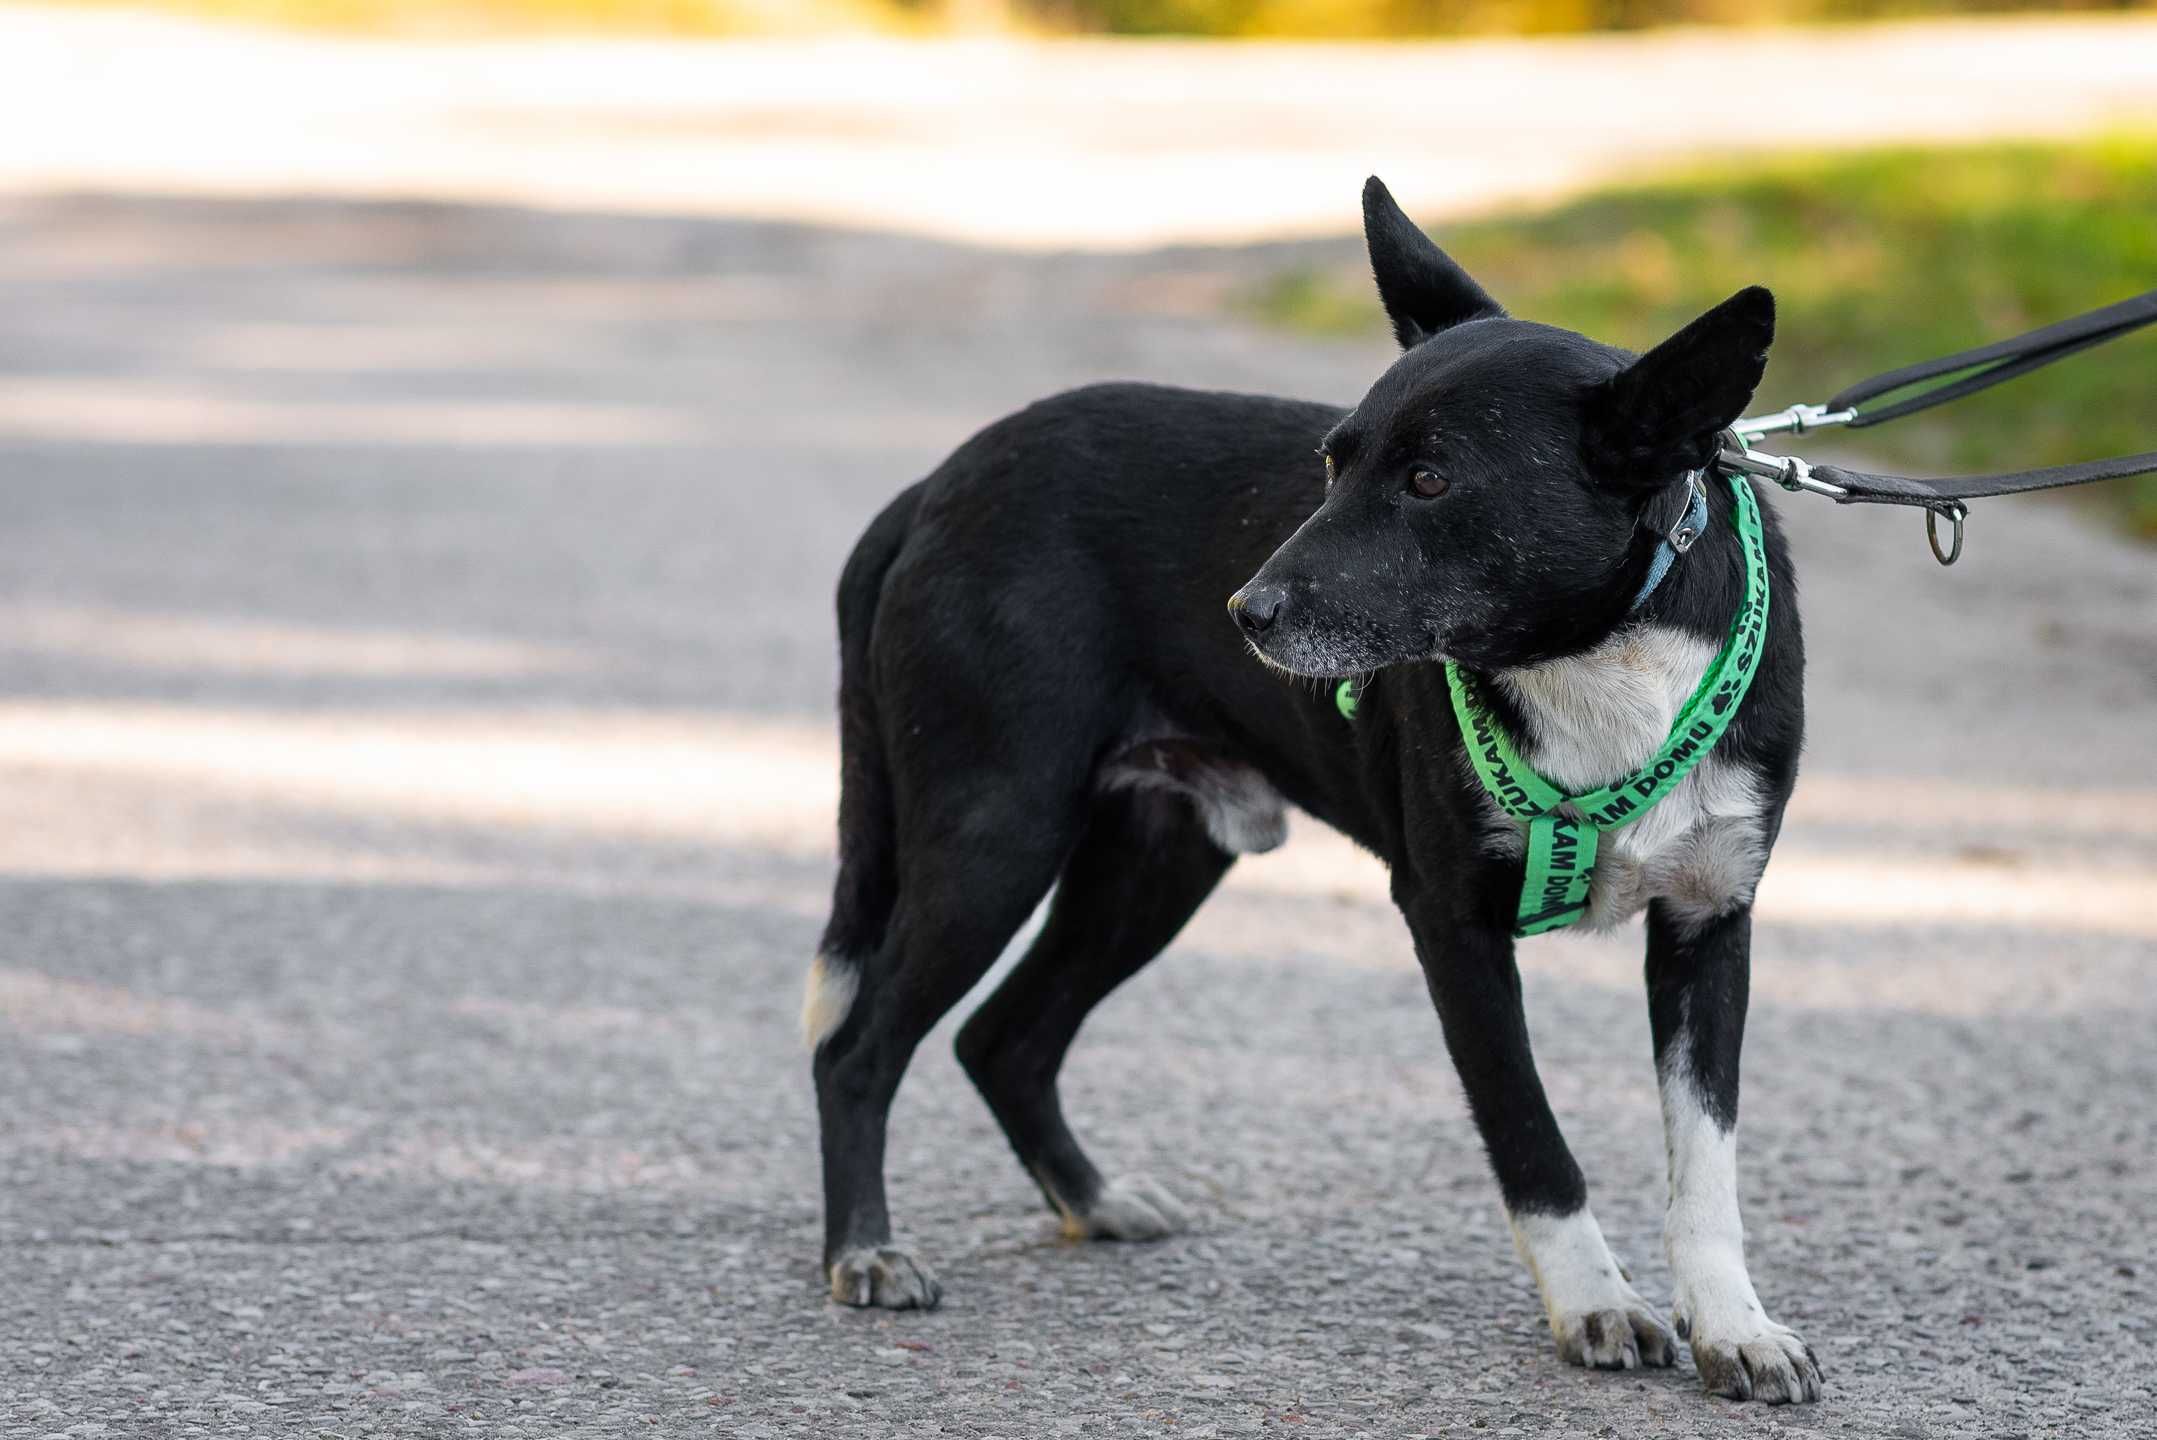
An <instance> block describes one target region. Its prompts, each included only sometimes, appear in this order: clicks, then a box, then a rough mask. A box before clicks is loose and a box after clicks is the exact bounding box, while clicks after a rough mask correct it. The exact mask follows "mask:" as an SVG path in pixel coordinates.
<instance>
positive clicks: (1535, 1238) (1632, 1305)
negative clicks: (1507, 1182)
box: [1511, 1207, 1678, 1370]
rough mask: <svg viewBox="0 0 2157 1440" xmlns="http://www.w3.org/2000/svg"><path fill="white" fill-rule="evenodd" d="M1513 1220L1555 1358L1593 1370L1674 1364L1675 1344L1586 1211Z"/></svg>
mask: <svg viewBox="0 0 2157 1440" xmlns="http://www.w3.org/2000/svg"><path fill="white" fill-rule="evenodd" d="M1511 1219H1512V1222H1513V1243H1514V1245H1515V1246H1517V1247H1518V1248H1519V1250H1520V1253H1521V1258H1522V1259H1524V1260H1526V1261H1527V1262H1528V1269H1529V1271H1530V1272H1531V1273H1532V1274H1534V1276H1535V1285H1536V1289H1538V1290H1540V1291H1541V1292H1542V1295H1543V1312H1544V1313H1545V1314H1546V1315H1548V1316H1549V1317H1550V1333H1551V1335H1552V1337H1553V1338H1555V1339H1556V1340H1557V1342H1558V1355H1559V1358H1561V1359H1563V1360H1565V1361H1567V1362H1569V1363H1571V1364H1574V1365H1585V1366H1587V1367H1588V1368H1590V1369H1592V1370H1638V1369H1640V1368H1641V1367H1642V1366H1644V1365H1652V1366H1663V1365H1674V1364H1676V1363H1677V1359H1678V1342H1677V1340H1676V1338H1675V1337H1674V1336H1672V1335H1671V1333H1670V1331H1669V1330H1668V1329H1666V1328H1665V1327H1664V1325H1663V1322H1662V1318H1661V1317H1660V1316H1658V1315H1657V1314H1656V1313H1655V1310H1654V1308H1653V1307H1652V1306H1650V1305H1649V1304H1648V1302H1647V1301H1645V1300H1643V1299H1641V1298H1640V1292H1639V1291H1637V1290H1635V1289H1634V1288H1633V1287H1632V1285H1631V1283H1630V1280H1629V1277H1628V1276H1627V1275H1626V1273H1625V1269H1624V1267H1623V1266H1621V1265H1620V1264H1619V1263H1618V1257H1617V1256H1615V1255H1613V1254H1611V1253H1610V1247H1609V1246H1608V1245H1606V1244H1604V1243H1603V1232H1602V1230H1601V1229H1599V1228H1598V1227H1597V1225H1596V1223H1595V1216H1593V1215H1591V1214H1590V1213H1589V1212H1588V1211H1587V1209H1586V1208H1585V1207H1583V1208H1582V1209H1580V1210H1577V1211H1575V1212H1574V1213H1572V1214H1570V1215H1536V1214H1526V1215H1515V1216H1512V1217H1511Z"/></svg>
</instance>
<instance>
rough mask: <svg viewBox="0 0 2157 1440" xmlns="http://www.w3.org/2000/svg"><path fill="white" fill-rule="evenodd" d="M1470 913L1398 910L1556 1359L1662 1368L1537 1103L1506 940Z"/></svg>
mask: <svg viewBox="0 0 2157 1440" xmlns="http://www.w3.org/2000/svg"><path fill="white" fill-rule="evenodd" d="M1472 908H1473V907H1472V906H1470V905H1467V904H1462V903H1460V902H1459V898H1458V897H1456V896H1453V895H1446V894H1435V893H1434V894H1427V895H1416V896H1407V897H1403V898H1402V899H1401V909H1402V911H1403V912H1404V913H1405V914H1406V915H1407V917H1408V924H1409V928H1410V929H1411V930H1412V931H1413V932H1414V935H1415V942H1416V956H1417V958H1418V959H1419V960H1421V961H1422V964H1423V974H1424V978H1425V979H1426V981H1427V982H1428V983H1429V985H1430V992H1431V999H1432V1000H1434V1001H1435V1002H1436V1003H1437V1006H1438V1019H1439V1022H1440V1024H1441V1025H1442V1026H1443V1027H1444V1030H1445V1040H1446V1048H1447V1049H1448V1050H1449V1051H1450V1052H1451V1053H1452V1056H1453V1064H1454V1066H1455V1067H1456V1068H1457V1069H1458V1070H1459V1071H1460V1078H1461V1085H1462V1088H1464V1089H1465V1090H1466V1091H1467V1093H1468V1108H1469V1110H1470V1112H1471V1113H1472V1114H1473V1115H1474V1116H1475V1123H1476V1128H1477V1129H1478V1130H1480V1131H1481V1132H1482V1135H1483V1144H1484V1148H1485V1149H1487V1150H1488V1151H1489V1152H1490V1162H1491V1168H1492V1169H1493V1170H1495V1171H1496V1172H1497V1176H1498V1188H1499V1190H1500V1192H1501V1193H1503V1195H1504V1197H1505V1208H1506V1215H1507V1218H1509V1219H1510V1220H1511V1221H1512V1225H1513V1240H1514V1243H1515V1245H1517V1246H1518V1247H1519V1249H1520V1253H1521V1258H1522V1259H1524V1260H1526V1261H1527V1262H1528V1268H1529V1270H1530V1271H1532V1272H1533V1273H1534V1275H1535V1283H1536V1287H1537V1288H1538V1289H1539V1290H1540V1291H1541V1292H1542V1296H1543V1308H1544V1310H1545V1312H1546V1313H1548V1315H1549V1317H1550V1329H1551V1333H1552V1335H1554V1336H1555V1337H1556V1339H1557V1342H1558V1353H1559V1354H1560V1355H1561V1356H1563V1357H1564V1358H1565V1359H1567V1360H1569V1361H1571V1362H1572V1363H1574V1364H1575V1365H1589V1366H1594V1367H1596V1368H1598V1369H1605V1370H1630V1369H1634V1368H1636V1367H1638V1366H1641V1365H1670V1364H1673V1363H1675V1361H1676V1359H1677V1342H1676V1341H1675V1340H1674V1339H1673V1338H1672V1336H1671V1334H1670V1332H1669V1331H1668V1330H1666V1329H1665V1328H1664V1327H1663V1323H1662V1321H1661V1320H1660V1319H1659V1318H1657V1316H1656V1314H1655V1311H1654V1310H1653V1308H1652V1307H1650V1306H1649V1304H1648V1302H1647V1301H1645V1300H1643V1299H1642V1298H1641V1297H1640V1295H1639V1294H1638V1292H1636V1291H1635V1290H1634V1289H1633V1287H1632V1285H1631V1284H1630V1283H1629V1282H1628V1280H1627V1277H1626V1275H1625V1272H1624V1271H1623V1270H1622V1269H1621V1268H1620V1267H1619V1265H1618V1261H1617V1259H1616V1257H1614V1256H1613V1255H1612V1254H1611V1253H1610V1247H1609V1246H1608V1245H1607V1244H1605V1243H1604V1241H1603V1232H1602V1230H1601V1228H1600V1227H1599V1226H1597V1225H1596V1223H1595V1216H1594V1214H1593V1213H1592V1212H1591V1211H1590V1210H1589V1209H1588V1187H1587V1184H1586V1182H1585V1181H1583V1180H1582V1179H1581V1174H1580V1167H1579V1165H1577V1164H1575V1163H1574V1160H1573V1155H1572V1152H1571V1151H1569V1150H1568V1149H1567V1148H1566V1145H1565V1137H1564V1136H1563V1135H1562V1134H1560V1133H1559V1131H1558V1122H1557V1119H1556V1117H1554V1116H1553V1115H1552V1114H1551V1113H1550V1102H1549V1101H1548V1100H1547V1099H1545V1098H1544V1095H1543V1082H1542V1081H1541V1080H1540V1079H1539V1078H1538V1077H1537V1076H1536V1073H1535V1057H1534V1056H1533V1055H1531V1054H1530V1053H1529V1049H1528V1024H1527V1017H1526V1015H1525V1014H1524V1013H1523V1012H1522V1009H1521V995H1520V972H1519V971H1518V970H1517V969H1516V968H1515V967H1514V964H1513V938H1512V936H1511V934H1510V933H1509V932H1508V931H1507V930H1505V929H1504V928H1499V927H1497V926H1495V925H1494V923H1493V920H1492V918H1491V917H1486V916H1480V915H1470V914H1467V913H1464V912H1467V911H1470V910H1472Z"/></svg>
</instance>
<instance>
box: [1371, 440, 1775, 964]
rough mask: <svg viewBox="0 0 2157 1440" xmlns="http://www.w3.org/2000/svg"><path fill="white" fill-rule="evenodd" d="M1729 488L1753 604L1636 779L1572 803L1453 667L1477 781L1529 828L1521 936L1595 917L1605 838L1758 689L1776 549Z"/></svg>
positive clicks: (1734, 480)
mask: <svg viewBox="0 0 2157 1440" xmlns="http://www.w3.org/2000/svg"><path fill="white" fill-rule="evenodd" d="M1726 478H1728V480H1729V481H1730V488H1731V491H1732V492H1733V493H1734V494H1735V495H1736V496H1737V518H1738V526H1737V528H1738V536H1739V540H1740V544H1741V545H1742V546H1743V549H1744V552H1745V603H1744V604H1743V605H1741V606H1739V607H1738V613H1737V615H1736V616H1735V618H1733V619H1732V620H1731V622H1730V634H1729V635H1728V637H1726V638H1725V639H1724V641H1723V648H1722V649H1721V650H1720V651H1719V652H1718V653H1717V654H1716V656H1715V661H1714V663H1713V664H1711V665H1709V666H1708V669H1707V673H1706V674H1705V675H1703V676H1701V677H1700V684H1699V687H1698V688H1696V689H1695V690H1694V691H1693V693H1692V697H1691V698H1690V699H1688V700H1687V701H1686V702H1685V708H1683V709H1682V710H1680V711H1679V712H1678V718H1677V723H1676V724H1674V725H1673V726H1672V727H1671V730H1670V737H1669V738H1668V739H1666V740H1665V741H1663V746H1662V748H1661V749H1660V750H1658V751H1656V752H1655V756H1654V758H1652V759H1651V760H1649V761H1648V763H1647V764H1645V765H1643V766H1641V767H1640V768H1639V769H1638V770H1636V771H1634V772H1633V773H1632V774H1630V775H1628V776H1626V777H1625V778H1624V779H1622V780H1620V781H1618V782H1617V783H1616V784H1613V785H1606V786H1604V787H1603V788H1602V789H1600V790H1590V791H1588V792H1587V793H1586V794H1584V795H1567V794H1566V793H1565V792H1563V791H1562V790H1560V789H1558V787H1557V786H1555V785H1553V784H1551V783H1550V782H1549V781H1548V780H1545V779H1544V778H1543V777H1542V776H1540V775H1538V774H1536V773H1535V771H1534V770H1532V769H1530V768H1529V767H1528V764H1527V762H1526V761H1524V760H1522V759H1521V757H1520V752H1519V750H1518V749H1516V748H1515V747H1514V744H1513V740H1512V737H1511V736H1509V735H1507V734H1506V733H1505V727H1504V726H1503V725H1500V724H1499V723H1498V721H1497V718H1496V717H1495V716H1493V715H1492V714H1491V712H1490V708H1489V706H1488V705H1487V704H1485V703H1484V700H1483V697H1482V695H1481V694H1480V693H1479V691H1478V689H1477V682H1476V681H1475V680H1474V679H1473V678H1472V677H1471V676H1470V675H1469V674H1468V673H1467V672H1466V671H1464V670H1462V669H1461V668H1460V667H1459V666H1458V665H1455V664H1453V663H1452V662H1450V661H1448V662H1447V664H1446V682H1447V684H1448V686H1449V687H1450V688H1451V690H1452V692H1453V713H1454V714H1455V715H1456V716H1458V717H1459V719H1460V728H1461V735H1462V737H1463V738H1464V739H1465V740H1466V742H1467V746H1468V759H1469V761H1470V762H1471V763H1472V764H1473V765H1474V766H1475V773H1476V778H1477V779H1479V780H1481V781H1482V782H1483V788H1484V789H1485V790H1487V791H1489V792H1490V797H1491V799H1492V800H1494V801H1496V802H1497V805H1498V808H1499V809H1501V810H1503V811H1504V812H1505V813H1506V814H1508V815H1510V816H1512V817H1513V818H1514V819H1515V820H1519V821H1521V822H1523V823H1524V824H1526V826H1527V827H1528V857H1527V858H1528V873H1527V876H1526V878H1525V879H1524V880H1523V881H1522V882H1521V887H1520V909H1519V911H1518V916H1517V918H1516V920H1515V921H1514V928H1513V933H1514V934H1515V935H1519V936H1526V935H1540V934H1542V933H1543V932H1544V931H1546V930H1556V929H1560V928H1561V927H1563V926H1566V925H1571V924H1572V923H1574V922H1575V921H1577V920H1579V919H1580V918H1581V917H1582V916H1583V915H1585V914H1586V913H1587V911H1588V888H1589V886H1590V884H1591V883H1592V882H1593V881H1594V879H1595V852H1596V844H1597V842H1598V841H1599V840H1600V839H1601V837H1602V835H1603V834H1604V832H1605V831H1610V830H1616V829H1619V828H1621V827H1622V826H1626V825H1630V824H1631V823H1632V822H1633V821H1635V820H1638V819H1639V818H1640V817H1641V816H1642V815H1645V814H1646V813H1647V812H1648V809H1649V807H1650V806H1652V805H1654V804H1655V803H1656V802H1657V801H1658V800H1661V799H1662V798H1663V797H1664V796H1666V795H1668V794H1669V793H1670V792H1671V791H1672V790H1674V789H1676V788H1677V784H1678V782H1679V781H1680V780H1682V779H1684V778H1685V776H1686V774H1687V772H1689V771H1690V770H1691V769H1692V768H1693V767H1694V766H1695V765H1697V764H1699V763H1700V762H1701V760H1702V759H1704V758H1706V756H1707V753H1708V752H1709V751H1710V750H1712V749H1714V748H1715V742H1716V741H1717V740H1719V739H1721V738H1722V734H1723V731H1724V730H1726V729H1728V728H1729V726H1730V722H1731V720H1732V719H1733V718H1734V717H1735V716H1736V715H1737V713H1738V706H1739V705H1740V704H1741V703H1743V701H1744V699H1745V692H1746V691H1747V690H1748V689H1749V688H1751V686H1752V683H1753V672H1754V671H1756V670H1757V669H1759V668H1760V648H1761V642H1762V640H1763V639H1764V638H1765V637H1766V635H1767V626H1768V562H1767V544H1766V542H1765V541H1764V540H1762V539H1761V534H1760V506H1759V502H1758V501H1756V500H1755V499H1754V498H1753V489H1752V486H1751V484H1750V483H1748V482H1747V481H1746V479H1745V478H1744V477H1743V476H1741V475H1730V476H1728V477H1726ZM1352 704H1353V702H1352V701H1344V702H1343V704H1342V709H1343V711H1344V713H1349V714H1351V715H1352V714H1353V711H1352V709H1351V708H1350V707H1351V706H1352Z"/></svg>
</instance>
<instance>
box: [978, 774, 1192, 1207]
mask: <svg viewBox="0 0 2157 1440" xmlns="http://www.w3.org/2000/svg"><path fill="white" fill-rule="evenodd" d="M1233 860H1234V856H1232V855H1231V854H1230V853H1229V852H1228V851H1226V850H1224V849H1222V848H1221V846H1220V845H1219V844H1217V843H1215V841H1214V840H1213V838H1212V837H1211V836H1210V835H1209V834H1208V833H1207V827H1206V826H1205V824H1204V823H1203V822H1202V821H1201V819H1200V817H1199V814H1198V813H1197V811H1196V810H1194V808H1193V806H1192V803H1191V801H1190V800H1189V798H1187V797H1186V796H1183V795H1180V794H1177V793H1174V792H1170V791H1165V790H1118V791H1111V792H1108V793H1105V794H1102V795H1100V796H1098V797H1097V798H1096V799H1095V801H1094V804H1093V808H1092V812H1091V814H1090V816H1089V818H1088V820H1087V824H1086V830H1085V833H1084V834H1083V836H1081V838H1080V840H1079V843H1078V845H1077V847H1076V848H1075V849H1074V850H1073V851H1072V853H1071V858H1070V859H1069V860H1068V861H1067V862H1066V863H1065V865H1064V870H1063V876H1062V878H1061V879H1060V880H1059V881H1058V882H1057V888H1056V898H1055V899H1054V901H1052V902H1051V904H1050V907H1049V916H1048V921H1047V923H1046V924H1045V925H1044V926H1043V927H1042V930H1041V934H1040V936H1039V937H1038V938H1037V939H1036V940H1035V941H1034V943H1033V946H1032V948H1031V949H1029V950H1028V951H1027V953H1026V956H1025V958H1024V959H1023V960H1021V961H1020V962H1019V965H1018V967H1017V968H1016V969H1014V970H1013V971H1012V972H1011V974H1010V976H1009V977H1008V978H1007V979H1006V980H1005V981H1004V983H1003V984H1002V985H1001V986H999V987H998V988H997V990H996V993H995V994H994V995H992V996H990V997H989V999H988V1000H987V1001H986V1002H985V1003H984V1004H983V1005H982V1006H981V1008H980V1009H979V1010H977V1011H976V1012H975V1013H974V1015H973V1017H972V1018H971V1019H969V1020H968V1021H967V1022H966V1026H965V1028H964V1029H962V1030H961V1031H960V1032H959V1039H958V1052H959V1059H960V1061H961V1062H962V1063H963V1064H964V1065H965V1066H966V1071H967V1073H968V1074H969V1075H971V1076H972V1077H973V1080H974V1084H975V1085H976V1086H977V1087H978V1088H979V1089H980V1091H981V1094H982V1097H983V1098H984V1099H986V1100H987V1101H988V1102H989V1108H990V1109H991V1110H993V1111H994V1112H995V1113H996V1119H997V1122H998V1123H999V1124H1001V1125H1002V1126H1003V1129H1004V1134H1005V1135H1006V1136H1007V1137H1009V1139H1010V1141H1011V1148H1012V1149H1013V1150H1015V1151H1016V1152H1017V1153H1018V1157H1019V1161H1020V1163H1022V1164H1023V1165H1025V1167H1026V1169H1027V1170H1028V1172H1029V1173H1031V1174H1032V1175H1033V1177H1034V1180H1035V1182H1036V1183H1037V1184H1039V1185H1040V1187H1041V1193H1042V1194H1043V1195H1044V1196H1045V1197H1046V1198H1047V1200H1048V1202H1049V1204H1050V1206H1051V1207H1052V1208H1053V1209H1055V1210H1056V1212H1057V1213H1058V1214H1060V1215H1062V1216H1063V1219H1064V1225H1065V1228H1066V1229H1067V1230H1068V1231H1069V1233H1070V1234H1071V1235H1072V1236H1073V1237H1074V1238H1077V1237H1096V1238H1103V1239H1118V1240H1152V1239H1157V1238H1159V1237H1160V1236H1162V1235H1166V1234H1169V1233H1170V1232H1171V1231H1173V1230H1176V1229H1179V1228H1181V1226H1182V1224H1183V1223H1184V1221H1185V1218H1186V1217H1185V1215H1184V1211H1183V1208H1182V1206H1181V1205H1179V1204H1178V1203H1177V1202H1176V1201H1175V1199H1174V1198H1173V1197H1171V1196H1170V1195H1169V1194H1168V1193H1167V1192H1166V1191H1165V1190H1162V1189H1161V1188H1160V1187H1159V1186H1158V1185H1155V1184H1153V1183H1152V1182H1150V1181H1147V1180H1145V1179H1143V1178H1141V1177H1133V1178H1130V1179H1125V1180H1119V1181H1116V1182H1108V1181H1104V1180H1103V1179H1102V1176H1101V1172H1100V1171H1098V1170H1096V1169H1095V1168H1094V1166H1093V1162H1092V1161H1090V1160H1088V1159H1087V1158H1086V1152H1085V1151H1084V1150H1083V1149H1082V1148H1080V1145H1079V1142H1078V1140H1077V1139H1076V1138H1075V1137H1074V1136H1073V1135H1072V1133H1071V1129H1070V1127H1069V1125H1067V1124H1066V1123H1065V1121H1064V1114H1063V1105H1062V1102H1061V1100H1060V1099H1059V1097H1058V1095H1057V1087H1056V1077H1057V1072H1058V1070H1059V1069H1060V1068H1061V1067H1062V1065H1063V1060H1064V1054H1065V1052H1066V1051H1067V1050H1068V1049H1069V1048H1070V1045H1071V1041H1072V1039H1073V1037H1074V1036H1076V1035H1077V1034H1078V1030H1079V1026H1080V1025H1081V1024H1083V1023H1084V1022H1085V1019H1086V1015H1087V1012H1089V1011H1091V1010H1092V1009H1093V1007H1094V1006H1095V1005H1097V1004H1099V1003H1100V1002H1101V1000H1102V999H1103V998H1105V997H1106V996H1107V995H1108V993H1109V992H1110V991H1112V990H1114V989H1115V988H1116V987H1117V986H1118V985H1120V984H1122V983H1123V982H1124V981H1125V980H1128V979H1129V978H1130V977H1131V976H1133V975H1135V974H1137V973H1138V971H1139V970H1140V969H1141V968H1142V967H1143V966H1144V965H1145V964H1146V963H1147V962H1148V961H1150V960H1152V959H1153V957H1154V956H1155V955H1157V954H1159V953H1160V952H1161V949H1162V947H1164V946H1166V945H1167V944H1168V943H1169V941H1171V940H1173V939H1174V938H1175V936H1176V932H1177V931H1179V930H1181V929H1182V928H1183V924H1184V922H1185V921H1186V920H1188V919H1190V917H1191V915H1192V913H1193V912H1194V911H1196V910H1197V909H1198V907H1199V905H1200V904H1201V903H1202V902H1203V901H1204V900H1205V898H1206V897H1207V895H1209V894H1211V893H1212V891H1213V888H1214V886H1215V885H1216V884H1218V883H1219V881H1220V879H1221V877H1222V875H1224V874H1226V873H1227V871H1228V867H1229V865H1230V864H1231V863H1232V862H1233Z"/></svg>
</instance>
